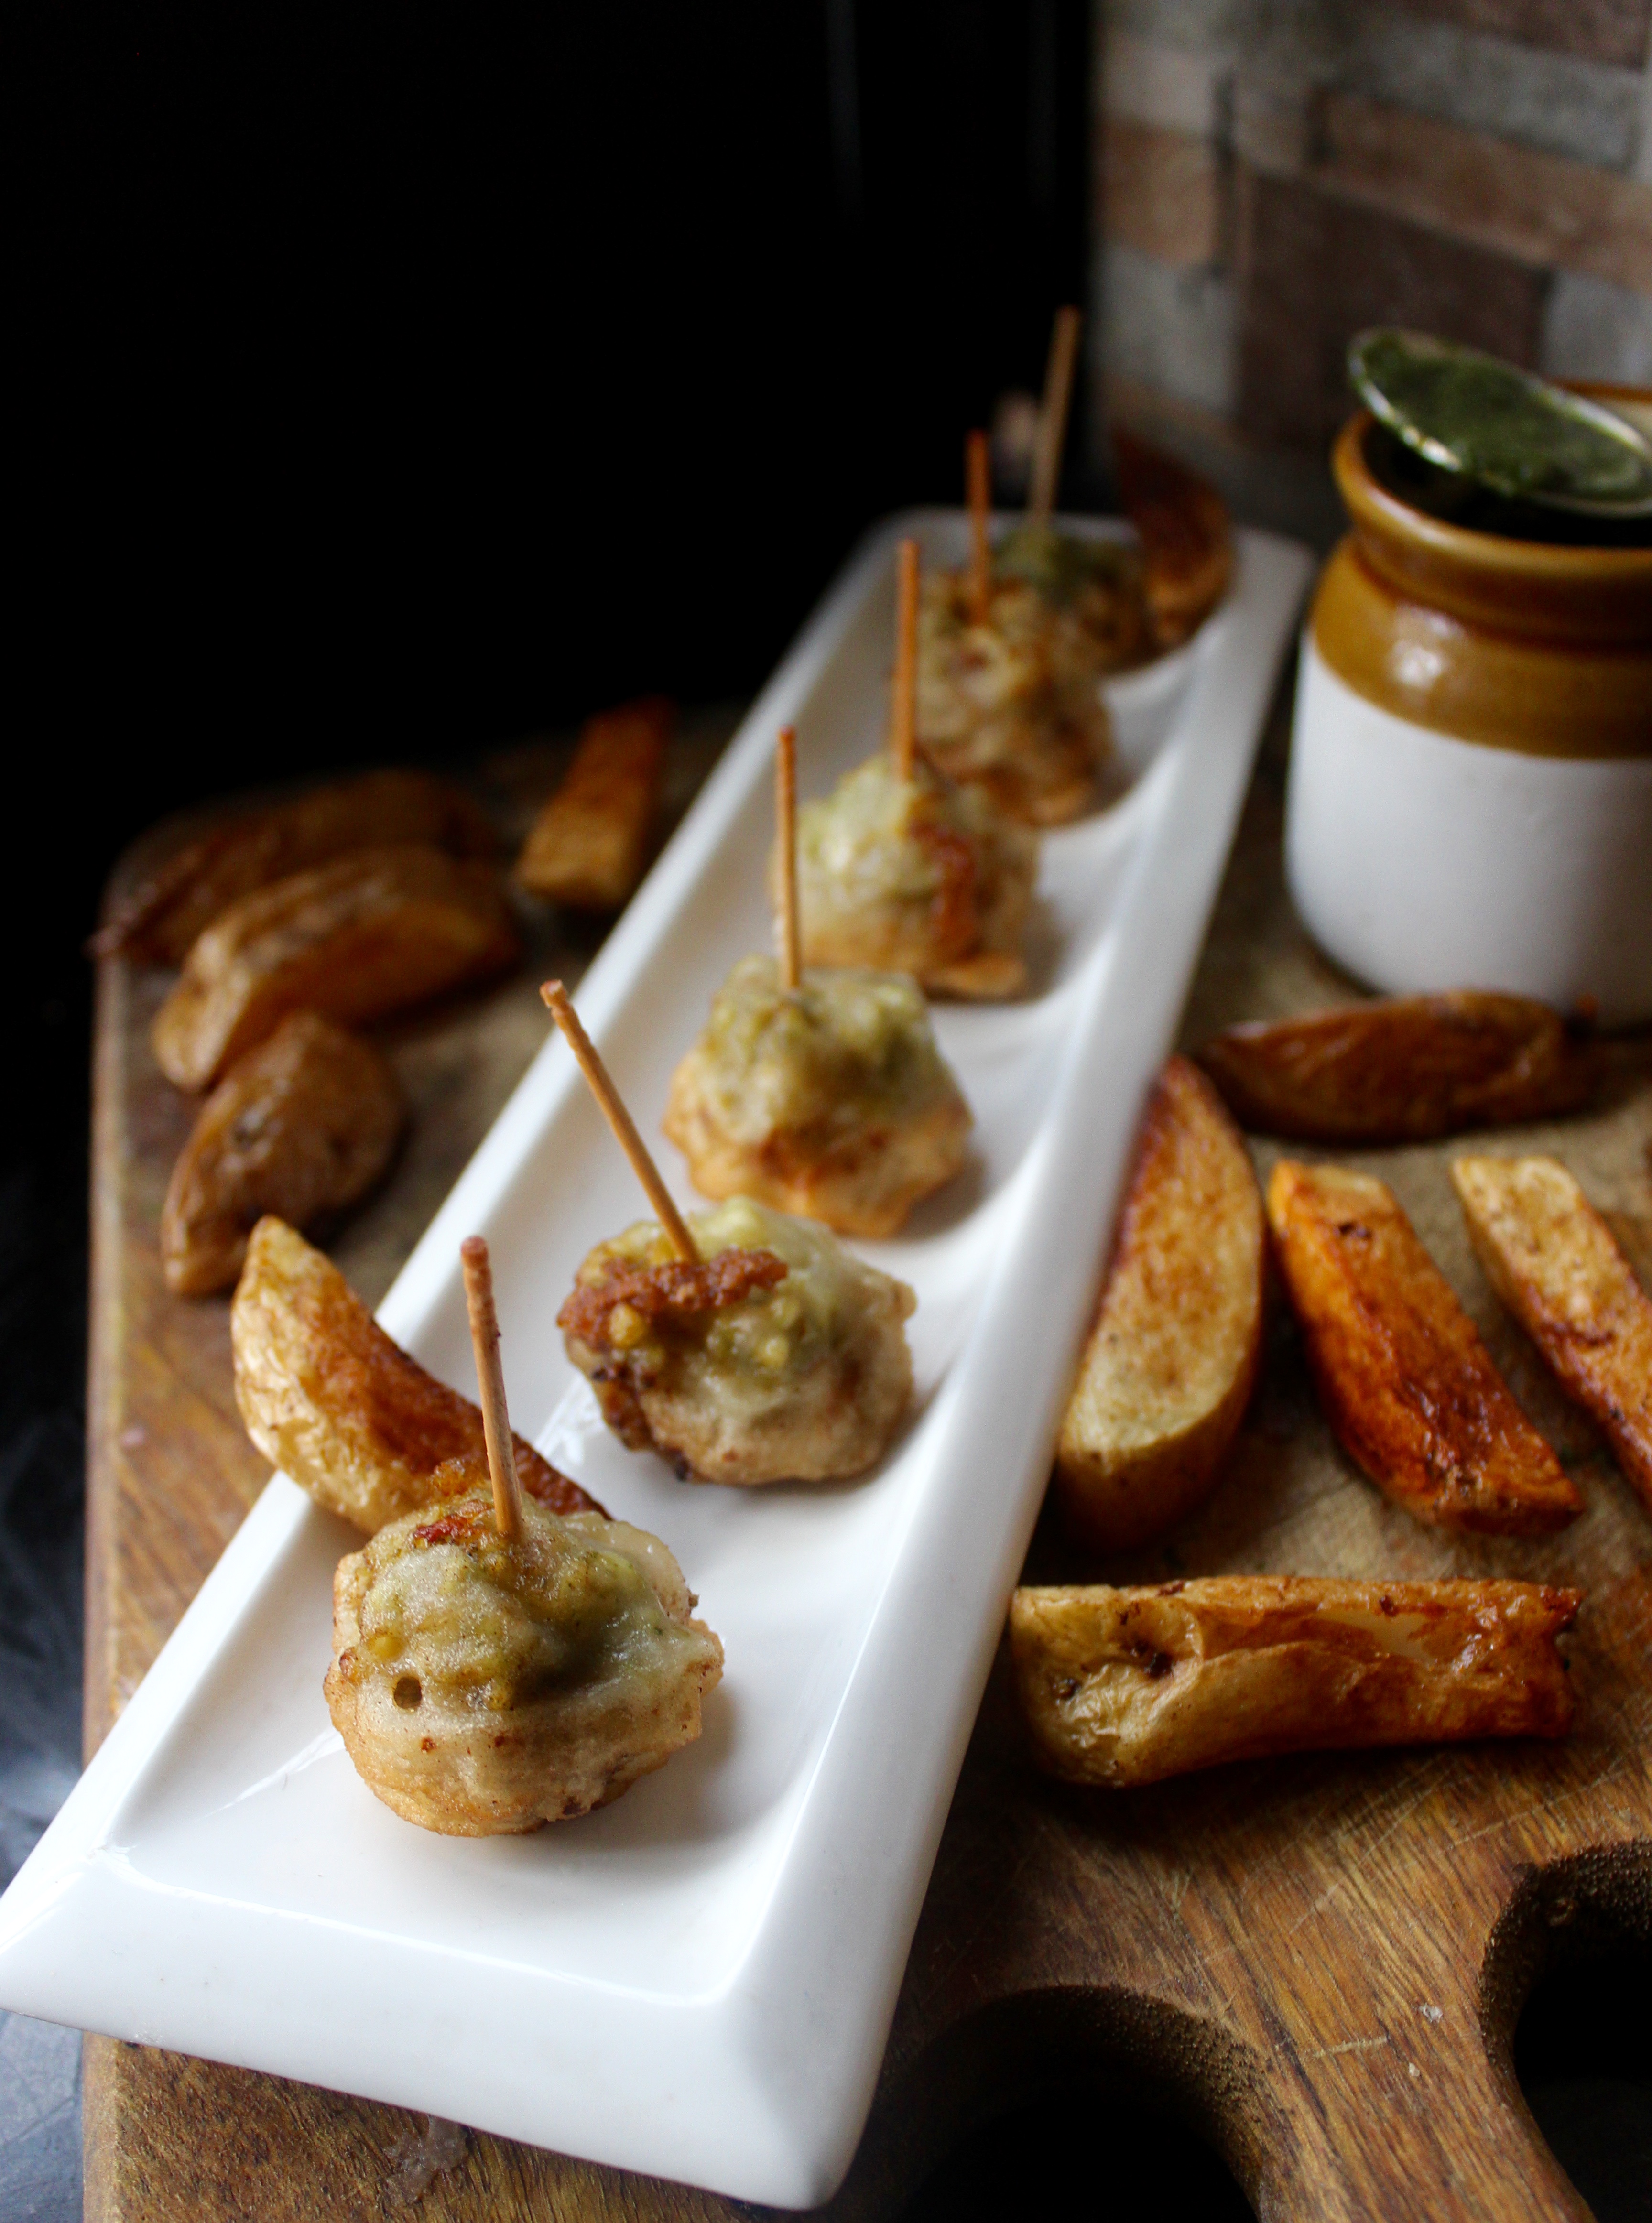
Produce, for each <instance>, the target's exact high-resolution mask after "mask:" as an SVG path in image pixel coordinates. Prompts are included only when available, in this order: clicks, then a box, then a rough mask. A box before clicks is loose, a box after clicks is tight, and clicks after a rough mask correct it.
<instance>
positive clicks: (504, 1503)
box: [459, 1235, 522, 1544]
mask: <svg viewBox="0 0 1652 2223" xmlns="http://www.w3.org/2000/svg"><path fill="white" fill-rule="evenodd" d="M459 1263H460V1264H461V1265H462V1266H463V1269H464V1303H465V1309H466V1311H467V1312H468V1313H470V1343H471V1347H472V1348H473V1349H474V1351H475V1352H476V1386H477V1388H478V1389H480V1390H481V1392H482V1434H483V1436H484V1438H485V1439H486V1440H487V1445H488V1472H489V1475H490V1476H491V1477H492V1478H493V1485H494V1523H495V1527H497V1528H498V1530H499V1533H500V1535H501V1537H502V1538H503V1539H504V1540H505V1542H506V1543H508V1544H514V1543H515V1542H516V1541H517V1540H518V1539H519V1538H520V1535H521V1533H522V1491H521V1485H520V1483H518V1481H517V1479H516V1447H515V1445H514V1443H513V1442H512V1441H511V1433H510V1414H509V1413H508V1411H507V1409H506V1406H505V1370H504V1368H503V1367H502V1366H501V1364H500V1363H499V1315H498V1313H496V1312H495V1309H494V1269H493V1267H492V1264H491V1263H489V1257H488V1246H487V1244H485V1243H484V1242H483V1241H482V1237H481V1236H479V1235H467V1236H466V1237H465V1238H464V1240H463V1243H461V1244H460V1245H459Z"/></svg>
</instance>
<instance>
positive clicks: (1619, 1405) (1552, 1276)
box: [1451, 1157, 1652, 1511]
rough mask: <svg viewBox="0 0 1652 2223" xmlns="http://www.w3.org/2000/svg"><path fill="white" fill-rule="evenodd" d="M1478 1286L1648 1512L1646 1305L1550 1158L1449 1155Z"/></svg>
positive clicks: (1651, 1445) (1592, 1214)
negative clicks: (1537, 1357) (1480, 1270)
mask: <svg viewBox="0 0 1652 2223" xmlns="http://www.w3.org/2000/svg"><path fill="white" fill-rule="evenodd" d="M1451 1177H1452V1181H1453V1183H1454V1184H1455V1187H1456V1190H1457V1195H1458V1200H1459V1201H1460V1204H1461V1205H1462V1207H1463V1217H1464V1219H1466V1221H1467V1222H1468V1234H1469V1240H1470V1241H1471V1242H1472V1244H1473V1245H1474V1250H1475V1255H1476V1256H1478V1258H1479V1262H1480V1263H1481V1265H1482V1266H1484V1267H1485V1277H1486V1279H1487V1281H1489V1282H1491V1287H1492V1288H1494V1289H1495V1290H1496V1291H1497V1293H1498V1296H1499V1297H1501V1298H1502V1300H1503V1301H1504V1304H1505V1305H1507V1307H1509V1310H1510V1312H1511V1313H1513V1314H1514V1316H1515V1318H1516V1319H1517V1320H1518V1321H1519V1322H1520V1325H1521V1326H1522V1327H1523V1328H1524V1329H1525V1331H1526V1332H1527V1334H1528V1335H1529V1337H1530V1338H1531V1339H1532V1341H1533V1342H1534V1343H1535V1345H1537V1348H1538V1349H1539V1351H1542V1354H1543V1357H1545V1358H1546V1359H1547V1360H1548V1363H1549V1364H1550V1366H1552V1367H1553V1368H1554V1372H1555V1373H1556V1374H1557V1375H1558V1376H1559V1377H1560V1379H1561V1382H1562V1383H1563V1384H1564V1385H1565V1387H1566V1388H1567V1390H1569V1391H1570V1393H1571V1394H1572V1395H1573V1397H1575V1398H1576V1399H1577V1401H1578V1402H1579V1405H1581V1406H1582V1407H1584V1409H1585V1411H1586V1412H1587V1413H1590V1414H1592V1415H1593V1417H1594V1419H1595V1420H1596V1421H1597V1422H1598V1424H1599V1426H1600V1430H1601V1433H1603V1434H1604V1435H1605V1439H1606V1440H1607V1442H1608V1443H1609V1444H1611V1447H1612V1450H1613V1452H1615V1453H1616V1455H1617V1463H1618V1464H1619V1465H1620V1466H1621V1467H1622V1468H1623V1470H1624V1473H1625V1474H1626V1475H1627V1476H1628V1477H1629V1479H1630V1482H1631V1483H1633V1484H1634V1486H1635V1488H1636V1489H1637V1490H1638V1491H1639V1492H1640V1494H1641V1496H1642V1497H1643V1499H1644V1500H1645V1502H1646V1505H1647V1508H1648V1509H1649V1511H1652V1300H1649V1299H1648V1297H1647V1294H1646V1292H1645V1290H1644V1289H1643V1288H1642V1287H1641V1285H1640V1283H1639V1282H1637V1281H1636V1278H1635V1272H1634V1269H1633V1268H1632V1267H1631V1266H1630V1263H1629V1261H1628V1259H1627V1258H1625V1257H1624V1254H1623V1252H1622V1251H1621V1250H1619V1249H1618V1247H1617V1244H1616V1243H1615V1242H1614V1241H1613V1239H1612V1234H1611V1229H1610V1228H1609V1227H1608V1226H1607V1225H1606V1223H1605V1220H1604V1219H1602V1218H1601V1216H1600V1214H1599V1213H1598V1212H1597V1211H1596V1210H1595V1208H1594V1206H1592V1204H1591V1203H1590V1201H1589V1200H1588V1198H1587V1197H1586V1196H1585V1194H1584V1193H1583V1191H1582V1189H1581V1188H1580V1187H1579V1186H1578V1183H1577V1182H1576V1181H1574V1180H1573V1176H1572V1175H1571V1174H1569V1173H1568V1172H1567V1169H1566V1168H1565V1167H1564V1166H1563V1165H1561V1162H1560V1161H1559V1160H1558V1159H1557V1158H1541V1157H1531V1158H1459V1159H1458V1160H1457V1161H1456V1162H1455V1163H1454V1164H1453V1167H1452V1169H1451Z"/></svg>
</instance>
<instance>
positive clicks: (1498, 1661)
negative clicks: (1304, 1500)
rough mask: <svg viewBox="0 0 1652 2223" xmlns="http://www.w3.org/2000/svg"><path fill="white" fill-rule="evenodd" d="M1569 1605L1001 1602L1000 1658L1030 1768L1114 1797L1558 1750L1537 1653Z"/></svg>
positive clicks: (1433, 1596) (1563, 1718)
mask: <svg viewBox="0 0 1652 2223" xmlns="http://www.w3.org/2000/svg"><path fill="white" fill-rule="evenodd" d="M1580 1603H1582V1593H1581V1592H1580V1591H1578V1590H1550V1589H1548V1588H1547V1587H1545V1586H1544V1585H1542V1584H1537V1583H1508V1582H1468V1583H1465V1582H1455V1583H1359V1582H1338V1581H1322V1580H1311V1579H1308V1578H1303V1577H1301V1576H1295V1575H1216V1576H1213V1577H1210V1578H1207V1579H1206V1580H1204V1581H1201V1582H1186V1583H1165V1584H1162V1585H1160V1586H1159V1587H1158V1588H1157V1589H1152V1590H1108V1589H1105V1588H1101V1587H1096V1588H1094V1589H1066V1588H1064V1589H1052V1590H1017V1592H1016V1593H1015V1596H1014V1598H1013V1600H1012V1603H1011V1606H1010V1649H1011V1656H1012V1660H1013V1664H1014V1671H1015V1683H1016V1690H1017V1692H1018V1696H1019V1697H1020V1701H1021V1710H1022V1712H1023V1714H1024V1716H1025V1719H1026V1723H1027V1727H1028V1729H1030V1730H1031V1735H1032V1743H1033V1749H1034V1751H1035V1752H1036V1754H1037V1758H1038V1760H1039V1763H1040V1765H1041V1766H1044V1767H1045V1768H1047V1769H1048V1770H1049V1771H1050V1773H1051V1774H1052V1775H1058V1776H1060V1777H1061V1778H1062V1780H1063V1781H1064V1782H1068V1783H1099V1784H1105V1785H1108V1786H1109V1787H1110V1788H1113V1789H1116V1790H1123V1789H1126V1788H1127V1787H1129V1786H1130V1785H1132V1784H1138V1783H1157V1782H1159V1781H1161V1780H1162V1779H1163V1778H1164V1777H1165V1776H1167V1775H1185V1774H1188V1773H1190V1772H1191V1771H1192V1770H1193V1769H1195V1768H1200V1767H1214V1766H1217V1765H1218V1764H1219V1763H1220V1761H1223V1760H1261V1759H1265V1758H1267V1757H1269V1756H1270V1755H1271V1754H1276V1753H1286V1752H1325V1751H1343V1750H1349V1751H1352V1750H1355V1749H1358V1748H1362V1747H1365V1746H1370V1745H1384V1744H1434V1743H1439V1742H1445V1741H1453V1742H1455V1741H1460V1740H1461V1739H1463V1738H1466V1737H1493V1736H1496V1737H1512V1736H1542V1737H1559V1736H1564V1735H1566V1733H1567V1729H1570V1727H1571V1726H1572V1691H1571V1686H1570V1685H1569V1683H1568V1682H1567V1673H1566V1666H1565V1662H1564V1661H1563V1660H1562V1659H1561V1656H1560V1653H1559V1652H1558V1651H1557V1649H1556V1647H1555V1642H1554V1640H1555V1638H1556V1637H1557V1636H1558V1635H1559V1634H1561V1630H1562V1629H1567V1628H1571V1626H1572V1624H1573V1621H1574V1620H1575V1619H1576V1617H1577V1610H1578V1607H1579V1604H1580Z"/></svg>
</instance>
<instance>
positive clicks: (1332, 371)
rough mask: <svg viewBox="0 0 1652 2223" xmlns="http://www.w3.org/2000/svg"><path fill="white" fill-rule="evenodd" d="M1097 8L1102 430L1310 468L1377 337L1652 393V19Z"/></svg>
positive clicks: (1458, 7)
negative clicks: (1409, 330) (1474, 351)
mask: <svg viewBox="0 0 1652 2223" xmlns="http://www.w3.org/2000/svg"><path fill="white" fill-rule="evenodd" d="M1097 9H1098V27H1099V36H1098V37H1097V40H1096V41H1095V53H1096V67H1097V72H1098V82H1097V85H1096V105H1097V111H1098V125H1099V128H1098V129H1097V132H1096V135H1095V143H1096V160H1097V174H1096V178H1095V183H1094V190H1095V193H1096V196H1097V207H1096V214H1097V221H1096V224H1095V226H1094V237H1095V241H1096V254H1095V267H1094V276H1093V285H1094V329H1097V330H1099V331H1100V335H1101V339H1102V344H1101V346H1100V348H1099V349H1096V350H1093V355H1094V362H1095V364H1096V368H1097V374H1098V377H1099V378H1100V380H1101V381H1104V382H1103V383H1102V384H1100V385H1099V386H1098V388H1097V391H1096V394H1095V395H1094V400H1095V403H1096V406H1097V410H1098V412H1100V411H1101V410H1103V409H1104V408H1105V407H1106V406H1107V402H1108V400H1109V398H1111V400H1112V401H1113V405H1114V406H1122V407H1124V408H1125V409H1126V412H1127V413H1133V414H1135V415H1137V416H1138V417H1139V416H1141V415H1142V414H1143V413H1144V412H1145V413H1147V414H1149V415H1151V414H1153V413H1154V412H1155V411H1157V412H1159V413H1160V415H1161V416H1168V417H1169V418H1170V419H1172V420H1175V421H1179V422H1180V424H1181V425H1182V429H1183V431H1184V432H1186V433H1187V434H1188V435H1189V438H1191V441H1192V444H1194V445H1195V447H1196V446H1198V445H1199V444H1201V442H1202V443H1203V444H1206V445H1207V446H1208V445H1209V444H1211V443H1212V442H1213V441H1214V443H1216V444H1217V445H1219V446H1220V445H1221V444H1224V443H1225V444H1226V446H1227V448H1228V449H1229V450H1232V451H1233V452H1234V453H1237V452H1239V451H1240V450H1243V451H1244V452H1245V453H1247V454H1249V455H1251V456H1252V457H1255V456H1258V455H1264V454H1271V455H1274V456H1277V457H1281V458H1282V460H1283V459H1284V458H1287V457H1289V452H1290V451H1292V450H1295V451H1297V452H1298V453H1302V455H1303V456H1304V460H1305V459H1306V456H1307V454H1308V453H1309V452H1311V453H1313V454H1314V455H1315V456H1318V455H1320V454H1322V452H1323V448H1324V443H1325V441H1326V439H1327V437H1328V436H1329V434H1330V433H1331V431H1333V430H1334V427H1335V426H1336V425H1337V424H1338V423H1339V422H1340V419H1341V418H1342V417H1343V415H1344V414H1345V413H1346V408H1347V406H1348V401H1347V389H1346V381H1345V377H1344V372H1343V351H1344V349H1345V347H1346V342H1347V339H1348V337H1349V335H1350V333H1352V331H1356V330H1357V329H1358V328H1359V326H1360V325H1361V324H1371V323H1376V322H1383V323H1395V324H1416V325H1420V326H1422V327H1425V328H1427V329H1428V330H1430V331H1438V332H1441V333H1445V334H1447V335H1448V336H1450V337H1456V338H1460V339H1464V340H1468V341H1472V342H1473V343H1476V344H1478V345H1479V346H1483V347H1486V348H1490V349H1491V350H1494V351H1496V352H1497V353H1498V354H1500V355H1504V356H1509V357H1510V358H1512V359H1513V360H1514V361H1515V362H1521V363H1525V364H1529V365H1531V366H1534V367H1535V368H1542V369H1543V370H1546V371H1549V372H1552V373H1554V374H1555V375H1573V376H1585V377H1596V378H1608V379H1620V380H1630V381H1645V382H1647V383H1649V384H1652V54H1649V46H1652V0H1097ZM1183 444H1184V445H1187V444H1189V440H1188V439H1186V438H1184V440H1183Z"/></svg>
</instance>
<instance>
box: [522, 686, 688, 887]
mask: <svg viewBox="0 0 1652 2223" xmlns="http://www.w3.org/2000/svg"><path fill="white" fill-rule="evenodd" d="M676 723H677V705H676V704H675V703H674V702H667V701H666V699H665V696H663V695H649V696H644V697H643V699H642V700H641V701H640V702H627V703H624V704H622V705H621V708H619V709H617V710H604V711H603V712H602V715H600V716H599V717H596V718H590V719H588V720H587V721H586V724H585V729H584V731H583V733H582V734H581V735H580V737H579V746H578V748H577V750H576V751H575V752H574V760H573V762H572V764H571V765H570V766H569V767H568V773H567V777H566V778H564V781H563V783H562V785H561V786H560V787H559V788H558V790H557V792H556V793H555V794H554V795H553V796H552V798H551V800H550V801H549V803H546V804H545V808H544V809H543V810H541V811H540V813H539V816H538V818H536V819H535V821H534V822H533V827H532V828H531V829H530V830H529V833H528V837H527V840H526V842H525V843H524V844H523V847H522V853H521V855H520V857H519V858H518V859H517V861H516V878H517V880H518V882H519V883H520V885H521V886H523V887H525V888H526V890H527V891H528V893H529V894H530V895H535V896H544V897H547V898H548V899H549V900H550V901H552V902H553V903H560V904H571V905H572V906H573V907H574V908H575V909H576V910H619V908H620V906H621V904H623V903H624V902H626V901H627V898H628V897H629V896H630V895H631V892H632V891H633V890H634V888H635V886H636V885H637V883H638V881H639V880H640V879H641V878H642V874H643V868H644V866H646V864H647V862H648V848H649V843H650V841H651V838H652V836H653V830H654V821H655V819H656V817H657V816H658V815H659V791H660V787H661V785H662V784H663V781H664V778H665V749H666V746H667V744H668V743H669V741H670V740H671V737H672V727H674V726H675V725H676Z"/></svg>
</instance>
